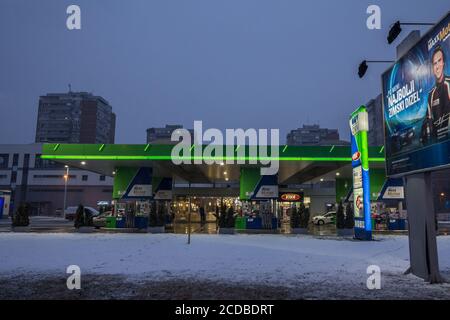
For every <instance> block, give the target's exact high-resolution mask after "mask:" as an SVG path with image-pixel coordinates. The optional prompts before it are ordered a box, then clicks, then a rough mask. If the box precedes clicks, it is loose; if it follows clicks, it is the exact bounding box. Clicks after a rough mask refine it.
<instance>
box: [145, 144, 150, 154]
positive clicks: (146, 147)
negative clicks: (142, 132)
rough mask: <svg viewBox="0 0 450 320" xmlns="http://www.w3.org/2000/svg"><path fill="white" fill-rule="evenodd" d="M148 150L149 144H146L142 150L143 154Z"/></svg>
mask: <svg viewBox="0 0 450 320" xmlns="http://www.w3.org/2000/svg"><path fill="white" fill-rule="evenodd" d="M148 148H150V144H149V143H147V145H146V146H145V148H144V152H145V151H147V150H148Z"/></svg>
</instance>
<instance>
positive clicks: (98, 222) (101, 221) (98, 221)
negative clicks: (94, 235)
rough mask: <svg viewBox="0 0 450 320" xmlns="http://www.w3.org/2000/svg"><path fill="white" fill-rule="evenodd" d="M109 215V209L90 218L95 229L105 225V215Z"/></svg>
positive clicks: (110, 213)
mask: <svg viewBox="0 0 450 320" xmlns="http://www.w3.org/2000/svg"><path fill="white" fill-rule="evenodd" d="M111 215H112V212H111V211H105V212H103V213H100V214H99V215H97V216H95V217H94V218H93V219H92V221H93V222H94V227H96V228H97V229H98V228H104V227H106V217H109V216H111Z"/></svg>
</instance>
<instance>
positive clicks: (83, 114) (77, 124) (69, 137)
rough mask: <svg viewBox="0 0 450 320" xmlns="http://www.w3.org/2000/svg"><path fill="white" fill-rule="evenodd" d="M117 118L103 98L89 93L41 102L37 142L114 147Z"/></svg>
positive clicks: (56, 95)
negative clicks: (94, 144)
mask: <svg viewBox="0 0 450 320" xmlns="http://www.w3.org/2000/svg"><path fill="white" fill-rule="evenodd" d="M115 128H116V115H115V114H114V113H113V112H112V107H111V105H110V104H109V103H108V101H106V100H105V99H104V98H103V97H100V96H94V95H93V94H92V93H87V92H72V91H69V92H68V93H49V94H47V95H45V96H41V97H40V98H39V111H38V117H37V125H36V139H35V142H39V143H41V142H49V143H56V142H57V143H114V138H115Z"/></svg>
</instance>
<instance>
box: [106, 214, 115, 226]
mask: <svg viewBox="0 0 450 320" xmlns="http://www.w3.org/2000/svg"><path fill="white" fill-rule="evenodd" d="M115 227H116V217H113V216H111V217H106V228H115Z"/></svg>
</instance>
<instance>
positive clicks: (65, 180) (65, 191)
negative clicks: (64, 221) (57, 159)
mask: <svg viewBox="0 0 450 320" xmlns="http://www.w3.org/2000/svg"><path fill="white" fill-rule="evenodd" d="M68 180H69V166H66V176H65V177H64V206H63V217H64V218H66V204H67V182H68Z"/></svg>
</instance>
